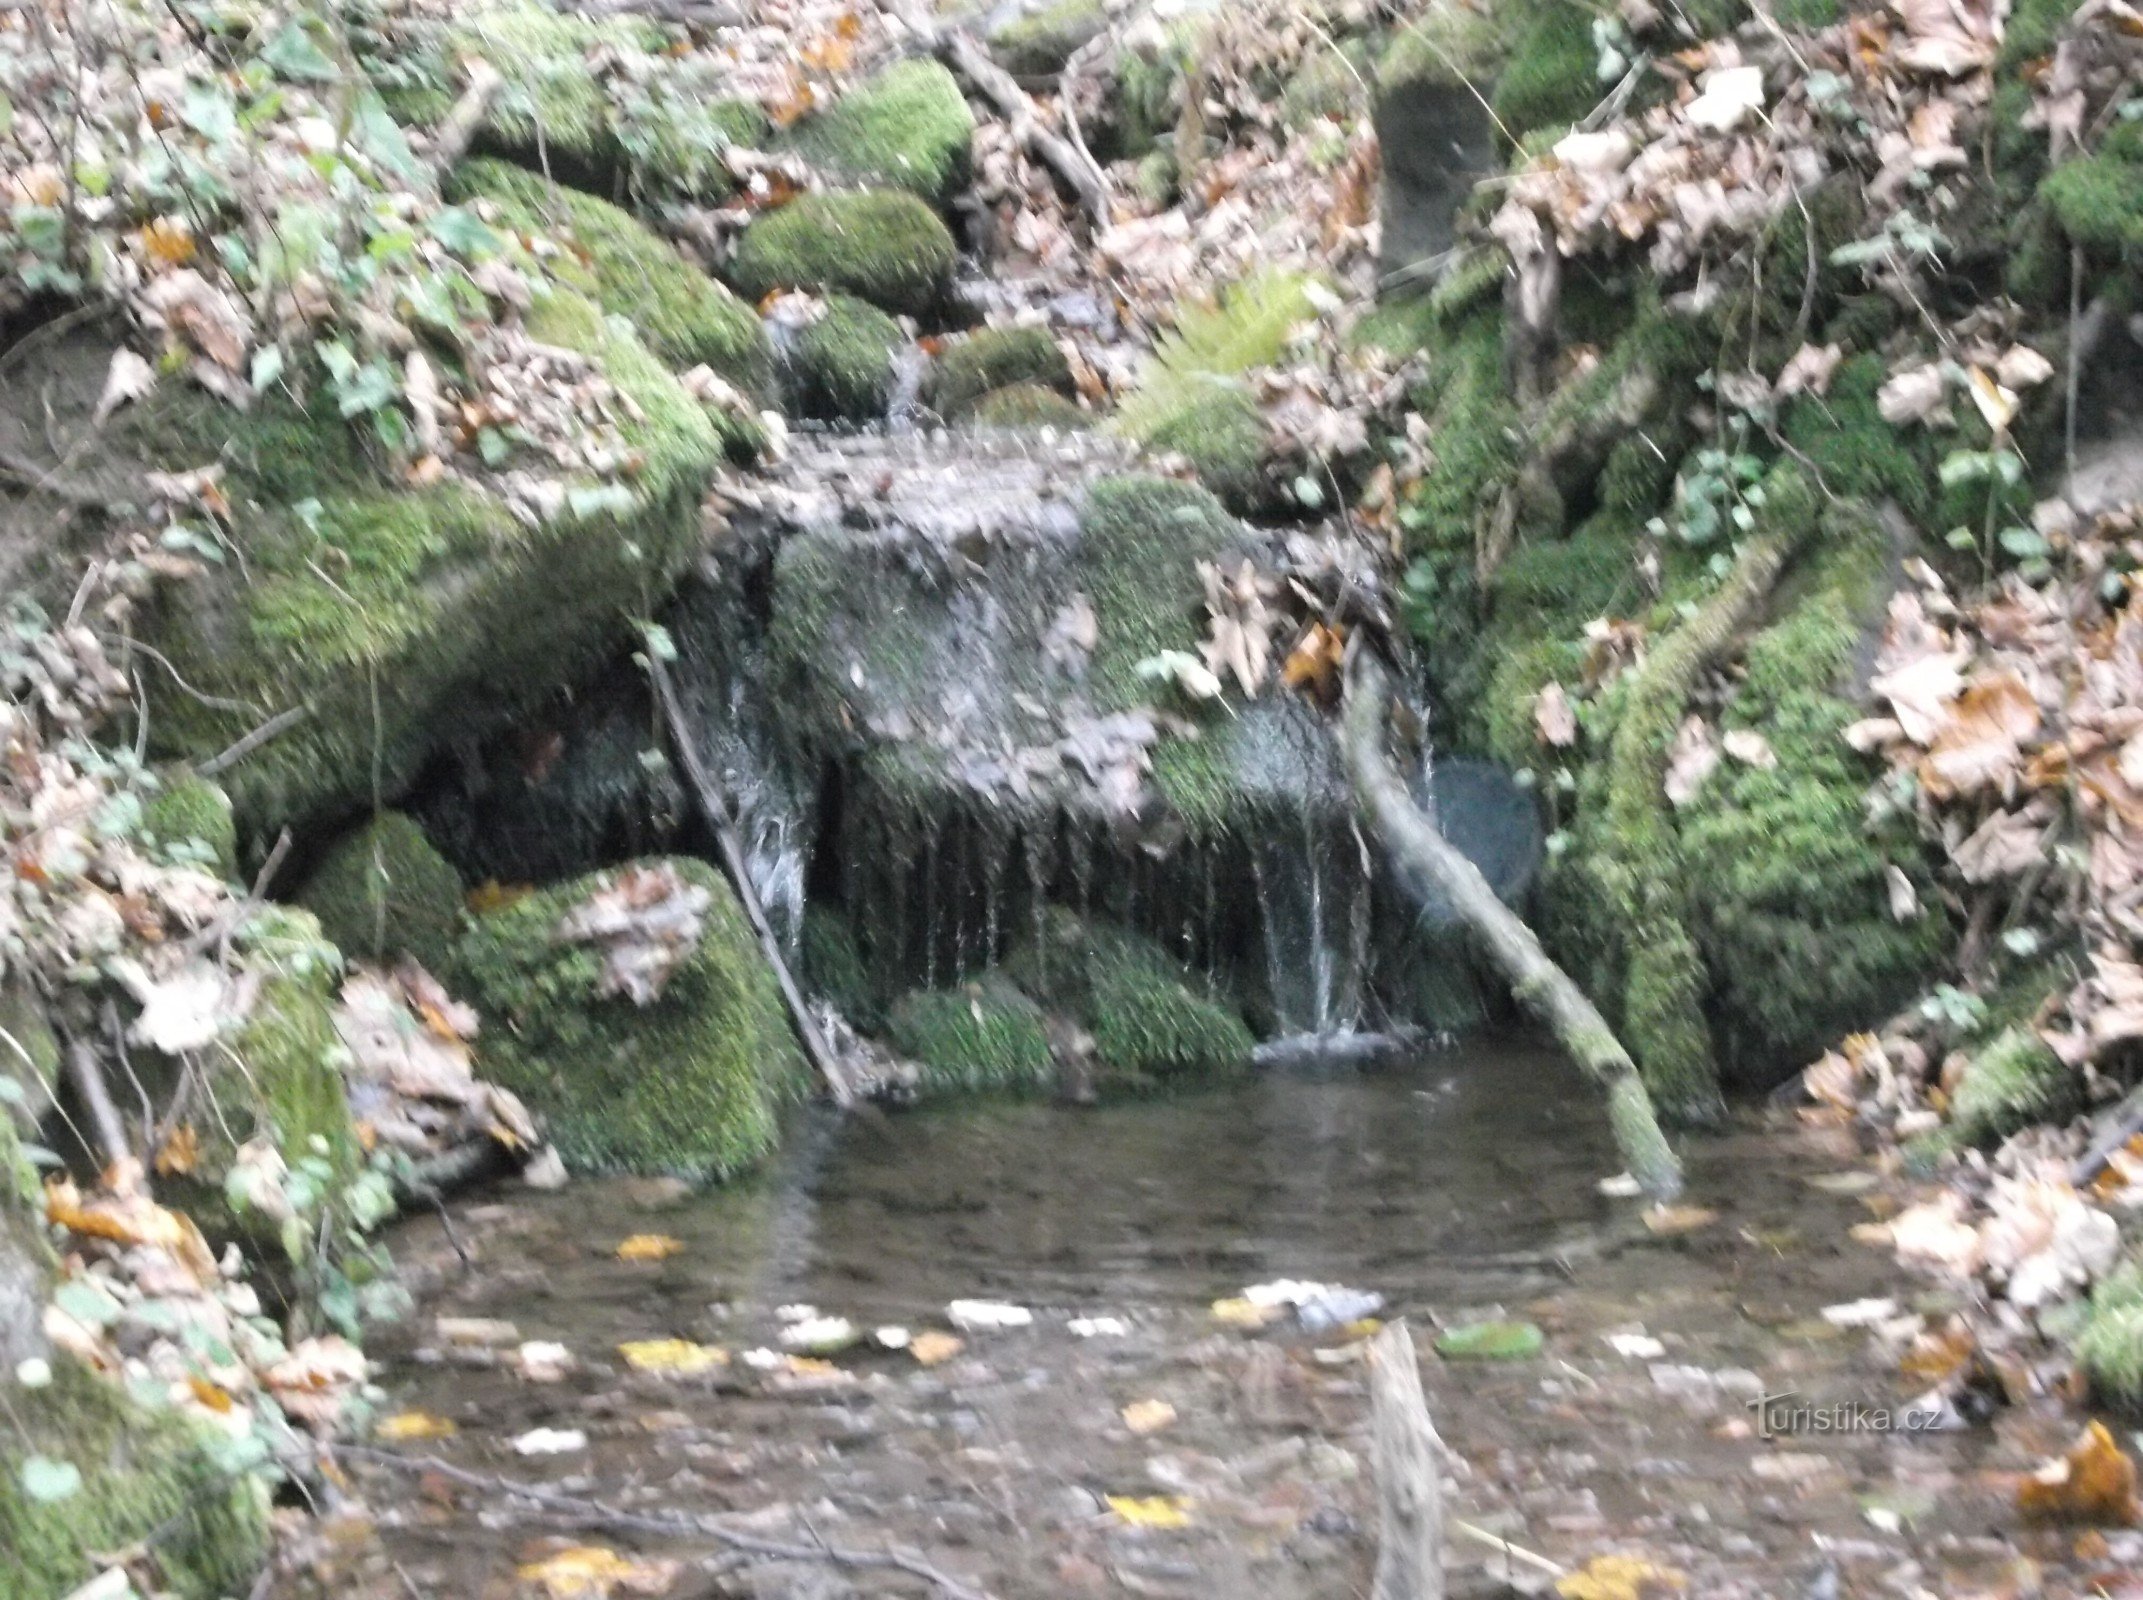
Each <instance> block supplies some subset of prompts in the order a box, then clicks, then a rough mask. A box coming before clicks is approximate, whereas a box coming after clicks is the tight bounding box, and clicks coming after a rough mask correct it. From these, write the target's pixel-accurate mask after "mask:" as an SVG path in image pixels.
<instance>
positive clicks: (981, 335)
mask: <svg viewBox="0 0 2143 1600" xmlns="http://www.w3.org/2000/svg"><path fill="white" fill-rule="evenodd" d="M1014 383H1025V384H1035V385H1039V386H1040V387H1042V388H1045V389H1057V390H1061V391H1063V392H1064V393H1066V394H1069V393H1070V392H1071V386H1072V381H1071V365H1070V363H1069V362H1067V361H1066V360H1065V359H1064V352H1063V351H1062V350H1059V349H1058V348H1057V342H1056V340H1055V339H1053V338H1051V337H1050V335H1049V330H1048V329H1046V328H983V329H981V330H979V331H978V332H975V333H971V334H969V335H968V336H967V337H966V338H964V339H958V340H955V341H954V342H953V343H951V344H949V345H947V346H946V347H945V348H944V349H943V350H941V351H939V352H938V357H937V361H936V364H935V365H934V366H933V367H932V368H931V372H930V389H929V393H930V403H931V404H932V405H934V406H936V407H937V409H938V410H939V411H940V412H941V413H942V414H944V415H945V416H947V417H957V416H959V415H960V414H961V413H963V412H965V411H967V410H969V409H970V408H971V407H972V406H973V405H974V404H975V402H976V401H977V400H979V399H981V398H982V397H983V396H984V395H985V394H987V393H989V391H990V390H992V389H1001V388H1004V387H1005V386H1006V385H1008V384H1014Z"/></svg>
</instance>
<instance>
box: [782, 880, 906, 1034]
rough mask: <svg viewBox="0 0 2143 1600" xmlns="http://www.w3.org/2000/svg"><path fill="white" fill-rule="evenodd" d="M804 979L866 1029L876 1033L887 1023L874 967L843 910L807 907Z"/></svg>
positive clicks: (821, 903) (819, 903) (817, 904)
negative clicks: (875, 979) (865, 954)
mask: <svg viewBox="0 0 2143 1600" xmlns="http://www.w3.org/2000/svg"><path fill="white" fill-rule="evenodd" d="M798 942H799V943H800V945H801V946H802V957H803V963H802V965H803V980H804V984H805V986H806V987H807V988H809V989H810V991H811V992H812V993H813V994H816V995H821V996H824V997H825V998H826V999H827V1000H829V1001H831V1002H832V1004H833V1006H834V1009H835V1010H837V1011H839V1012H840V1013H841V1015H842V1016H843V1017H845V1018H847V1019H848V1021H849V1022H851V1023H853V1024H854V1025H855V1026H856V1027H858V1028H860V1029H862V1030H863V1031H864V1032H865V1033H876V1032H878V1031H879V1029H880V1028H882V1027H883V1026H884V1024H885V1010H886V1008H885V996H884V995H883V994H882V993H880V992H879V989H878V985H877V983H876V982H875V981H874V980H873V979H872V977H871V969H870V964H869V963H868V962H866V961H865V960H864V959H863V950H862V947H861V946H860V945H859V944H857V942H856V930H855V927H854V925H853V924H852V923H850V921H849V920H848V917H847V915H846V914H845V913H843V912H842V911H841V910H840V908H839V907H837V906H835V905H832V904H830V903H828V902H827V901H825V900H822V899H814V900H812V901H810V902H809V903H807V904H806V905H805V907H804V926H803V931H802V934H801V935H800V937H799V941H798Z"/></svg>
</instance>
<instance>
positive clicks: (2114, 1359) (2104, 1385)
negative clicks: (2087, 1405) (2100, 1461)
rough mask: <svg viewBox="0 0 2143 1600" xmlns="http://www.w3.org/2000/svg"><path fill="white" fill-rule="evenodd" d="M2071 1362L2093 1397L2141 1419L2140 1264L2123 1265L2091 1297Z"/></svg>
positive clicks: (2142, 1280) (2142, 1335) (2142, 1275)
mask: <svg viewBox="0 0 2143 1600" xmlns="http://www.w3.org/2000/svg"><path fill="white" fill-rule="evenodd" d="M2076 1359H2077V1362H2078V1364H2079V1365H2080V1366H2082V1368H2083V1370H2084V1373H2085V1375H2086V1376H2087V1377H2089V1378H2090V1380H2091V1387H2092V1388H2093V1389H2094V1390H2095V1391H2096V1392H2097V1393H2098V1394H2100V1395H2102V1396H2104V1397H2105V1398H2106V1399H2107V1400H2109V1401H2111V1402H2113V1403H2114V1404H2116V1405H2119V1406H2122V1407H2124V1408H2126V1409H2127V1410H2128V1411H2130V1412H2132V1413H2143V1260H2131V1261H2129V1262H2127V1263H2126V1264H2125V1265H2123V1266H2121V1267H2119V1268H2118V1269H2116V1270H2115V1271H2114V1272H2113V1273H2112V1274H2111V1275H2110V1276H2109V1277H2107V1278H2106V1280H2105V1281H2104V1282H2102V1283H2101V1284H2099V1286H2098V1287H2097V1288H2096V1289H2094V1290H2093V1291H2092V1292H2091V1310H2090V1315H2089V1317H2088V1318H2087V1319H2086V1320H2085V1322H2084V1326H2083V1332H2082V1334H2081V1335H2079V1336H2078V1338H2077V1340H2076Z"/></svg>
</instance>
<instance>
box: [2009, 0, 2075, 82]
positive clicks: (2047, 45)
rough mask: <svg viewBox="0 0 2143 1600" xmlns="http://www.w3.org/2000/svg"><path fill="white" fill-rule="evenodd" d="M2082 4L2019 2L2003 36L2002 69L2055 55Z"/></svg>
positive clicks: (2072, 1) (2051, 0)
mask: <svg viewBox="0 0 2143 1600" xmlns="http://www.w3.org/2000/svg"><path fill="white" fill-rule="evenodd" d="M2077 4H2078V0H2016V4H2015V5H2014V6H2012V7H2011V9H2010V12H2009V22H2008V26H2007V27H2006V28H2005V29H2004V30H2003V34H2002V55H2001V65H2002V66H2003V67H2005V68H2006V67H2016V66H2021V65H2022V64H2023V63H2025V62H2027V61H2036V60H2037V59H2038V58H2039V57H2041V56H2048V55H2052V54H2053V53H2054V46H2055V45H2056V44H2058V43H2059V42H2060V39H2061V31H2062V29H2064V28H2066V27H2067V26H2068V21H2069V18H2070V17H2071V16H2072V15H2074V14H2075V11H2076V7H2077Z"/></svg>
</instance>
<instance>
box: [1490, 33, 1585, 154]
mask: <svg viewBox="0 0 2143 1600" xmlns="http://www.w3.org/2000/svg"><path fill="white" fill-rule="evenodd" d="M1593 15H1594V13H1593V12H1592V11H1591V10H1590V9H1588V8H1587V7H1585V6H1583V5H1580V4H1578V3H1577V0H1535V3H1534V5H1533V6H1532V7H1531V15H1530V17H1529V18H1528V19H1527V21H1526V22H1525V23H1524V25H1523V27H1522V29H1521V30H1520V31H1518V32H1517V33H1516V35H1515V39H1514V42H1513V44H1512V46H1511V50H1510V60H1509V62H1508V64H1507V65H1506V66H1505V67H1504V69H1503V71H1502V73H1501V74H1500V75H1499V76H1498V77H1497V79H1496V87H1495V93H1494V94H1493V95H1491V96H1490V97H1489V103H1490V104H1491V105H1492V106H1494V108H1495V113H1496V118H1497V120H1498V121H1499V122H1500V123H1501V125H1502V127H1503V130H1504V131H1505V132H1506V133H1507V134H1509V135H1510V136H1511V137H1513V138H1516V139H1521V140H1522V139H1524V138H1525V137H1526V136H1527V135H1528V134H1531V133H1533V132H1535V131H1537V130H1543V129H1558V128H1563V127H1567V126H1568V125H1569V124H1571V123H1573V122H1575V121H1577V120H1578V119H1579V118H1580V117H1582V116H1584V115H1585V114H1586V113H1587V112H1589V111H1590V110H1591V109H1592V108H1593V107H1594V106H1595V105H1597V104H1598V103H1599V102H1600V100H1601V98H1602V97H1603V95H1604V94H1605V93H1606V88H1607V86H1606V85H1604V84H1602V83H1601V82H1600V79H1599V59H1600V52H1599V48H1598V46H1596V45H1595V44H1594V43H1593V38H1592V19H1593Z"/></svg>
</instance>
